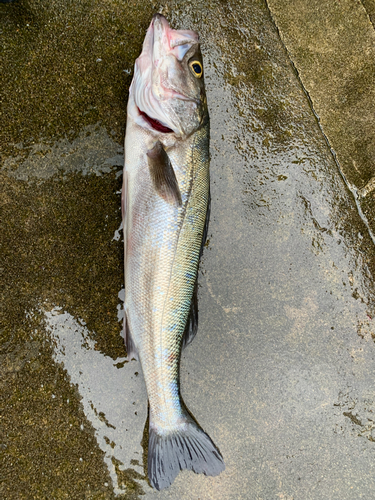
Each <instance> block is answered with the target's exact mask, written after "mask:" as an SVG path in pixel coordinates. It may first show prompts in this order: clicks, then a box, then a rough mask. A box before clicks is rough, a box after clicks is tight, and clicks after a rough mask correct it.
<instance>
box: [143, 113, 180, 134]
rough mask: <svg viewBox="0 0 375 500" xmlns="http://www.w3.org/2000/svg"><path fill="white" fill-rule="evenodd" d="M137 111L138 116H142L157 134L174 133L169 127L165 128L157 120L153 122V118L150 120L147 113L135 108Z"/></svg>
mask: <svg viewBox="0 0 375 500" xmlns="http://www.w3.org/2000/svg"><path fill="white" fill-rule="evenodd" d="M137 109H138V113H139V114H140V116H142V117H143V118H144V119H145V120H146V121H147V123H148V124H149V125H150V126H151V127H152V128H153V129H154V130H156V131H157V132H162V133H163V134H171V133H173V132H174V130H172V129H171V128H169V127H166V126H165V125H163V124H162V123H161V122H160V121H159V120H155V118H151V116H148V114H147V113H145V112H144V111H141V110H140V109H139V108H138V107H137Z"/></svg>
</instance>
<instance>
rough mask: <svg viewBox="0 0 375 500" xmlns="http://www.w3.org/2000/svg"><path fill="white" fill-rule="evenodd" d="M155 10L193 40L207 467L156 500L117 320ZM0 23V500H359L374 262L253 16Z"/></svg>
mask: <svg viewBox="0 0 375 500" xmlns="http://www.w3.org/2000/svg"><path fill="white" fill-rule="evenodd" d="M155 11H161V12H163V13H164V14H165V15H166V16H167V17H168V19H169V20H170V22H171V24H172V25H173V26H174V27H176V28H182V27H184V28H191V29H196V30H197V31H199V32H200V34H201V37H202V41H203V53H204V58H205V73H206V85H207V96H208V100H209V106H210V114H211V128H212V132H211V155H212V161H211V180H212V210H211V214H212V215H211V222H210V228H209V236H208V237H209V240H208V244H207V247H206V249H205V252H204V255H203V258H202V263H201V266H200V274H199V284H200V288H199V313H200V326H199V332H198V335H197V337H196V339H195V340H194V342H193V343H192V345H191V346H189V347H188V348H187V349H186V351H185V352H184V354H183V359H182V369H181V370H182V372H181V378H182V393H183V396H184V399H185V401H186V403H187V405H188V407H189V408H190V409H191V411H192V412H193V414H194V416H195V417H196V418H197V419H198V421H199V422H200V423H201V424H202V426H203V428H204V429H205V430H207V432H208V433H209V434H210V436H211V437H212V438H213V440H214V441H215V443H216V444H217V445H218V447H219V448H220V450H221V452H222V454H223V456H224V459H225V462H226V470H225V472H224V473H222V474H221V475H220V476H219V477H216V478H206V477H204V476H198V475H195V474H193V473H191V472H183V473H181V474H180V475H179V476H178V477H177V479H176V481H175V483H174V484H173V485H172V487H171V488H169V489H168V490H165V491H162V492H157V491H154V490H152V489H151V488H150V487H149V485H148V483H147V478H146V477H145V470H144V462H145V459H146V453H145V449H144V436H143V434H144V432H143V429H144V424H145V421H146V418H147V397H146V392H145V387H144V383H143V379H142V372H141V368H140V366H139V364H138V363H137V362H135V361H132V362H130V363H125V359H124V358H125V354H126V353H125V349H124V346H123V342H122V338H121V335H120V329H121V327H120V323H119V322H118V320H119V319H121V315H122V302H121V297H122V294H123V290H122V287H123V271H122V243H121V238H122V236H121V230H120V223H121V217H120V188H121V161H122V160H121V155H122V154H123V150H122V139H123V133H124V125H125V117H126V114H125V106H126V99H127V94H126V92H127V88H128V85H129V84H130V80H131V68H132V64H133V62H134V58H135V57H136V56H137V54H138V52H139V50H140V47H141V44H142V41H143V36H144V31H145V28H146V26H147V24H148V23H149V20H150V18H151V16H152V13H153V12H155ZM0 14H1V17H0V20H1V21H0V22H1V30H2V33H1V34H0V36H1V43H2V47H3V54H4V57H2V58H1V60H0V65H1V73H2V74H4V75H5V77H4V82H5V85H4V86H3V88H2V94H3V95H2V111H1V113H2V123H3V126H2V128H1V142H0V143H1V148H2V152H1V155H2V165H1V174H0V175H1V185H2V190H1V198H0V200H1V204H2V216H1V219H2V222H1V226H2V227H1V232H2V238H1V244H2V249H1V256H2V258H1V267H2V273H3V274H2V286H1V304H2V308H3V311H2V314H1V352H0V356H1V358H0V371H1V382H0V383H1V405H0V406H1V409H2V413H1V428H0V429H1V431H0V432H1V445H0V446H1V448H0V457H1V463H2V466H1V470H2V482H1V486H0V497H1V498H4V499H30V498H35V499H42V498H48V499H55V498H56V499H63V498H68V499H78V500H80V499H113V498H125V499H138V498H146V499H147V498H150V499H151V498H161V499H176V498H179V499H189V500H190V499H193V500H198V499H200V500H203V499H215V500H216V499H223V500H224V499H225V500H226V499H257V500H271V499H275V500H279V499H281V500H309V499H314V500H315V499H317V498H321V499H324V500H325V499H338V498H340V499H344V500H346V499H348V500H349V499H350V500H355V499H358V498H364V499H369V498H371V497H372V495H373V493H372V492H373V490H374V487H375V474H374V465H373V464H374V458H375V418H374V413H375V388H374V383H373V380H374V372H375V362H374V356H375V345H374V339H375V328H374V327H375V325H374V320H373V317H374V314H375V311H374V305H373V304H374V301H373V298H374V288H373V273H374V264H373V262H374V246H373V242H372V240H371V237H370V235H369V232H368V229H367V227H366V221H363V220H362V218H361V217H360V214H359V213H358V209H357V205H356V202H355V199H354V197H353V193H352V192H350V190H349V189H348V187H347V186H346V184H345V182H344V181H343V179H342V177H341V175H340V172H339V169H338V165H337V163H336V162H335V159H334V157H333V155H332V152H331V150H330V148H329V147H328V145H327V141H326V139H325V137H324V136H323V134H322V131H321V128H320V125H319V123H318V122H317V120H316V118H315V116H314V112H313V110H312V108H311V102H309V100H308V99H307V97H306V94H305V90H304V88H303V87H302V85H301V81H300V80H299V79H298V78H297V75H296V72H295V69H294V67H293V65H292V64H291V62H290V59H289V55H288V53H287V51H286V49H285V46H284V44H283V42H282V41H281V39H280V36H279V33H278V31H277V29H276V27H275V25H274V23H273V20H272V18H271V15H270V12H269V10H268V8H267V6H266V4H265V3H264V2H262V1H260V0H259V1H256V0H254V1H247V2H243V3H242V4H239V3H238V2H234V1H233V2H210V1H209V2H198V1H194V2H189V3H187V2H168V4H151V3H150V4H148V3H146V2H144V3H142V4H140V5H139V4H135V3H131V2H130V3H127V4H125V3H121V4H120V3H118V2H116V1H107V2H106V3H105V5H104V4H103V3H99V2H94V1H92V0H90V1H86V2H80V3H73V2H72V3H69V4H68V3H65V2H51V3H50V4H49V5H48V7H46V6H45V4H44V3H42V2H38V1H35V0H29V1H28V2H23V1H21V0H19V1H18V2H16V3H15V4H7V5H0ZM27 25H28V26H27ZM68 27H69V29H68ZM17 30H18V31H17ZM26 49H27V50H26ZM98 59H100V61H98V62H97V60H98ZM49 124H50V125H49Z"/></svg>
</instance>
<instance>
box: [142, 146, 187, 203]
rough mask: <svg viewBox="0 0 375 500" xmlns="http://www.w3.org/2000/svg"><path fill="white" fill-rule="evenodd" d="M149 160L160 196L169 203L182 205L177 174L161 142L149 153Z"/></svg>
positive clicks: (152, 177)
mask: <svg viewBox="0 0 375 500" xmlns="http://www.w3.org/2000/svg"><path fill="white" fill-rule="evenodd" d="M147 159H148V166H149V169H150V175H151V179H152V182H153V183H154V186H155V190H156V192H157V193H158V195H159V196H161V197H162V198H163V199H164V200H165V201H166V202H167V203H170V204H172V205H173V204H177V205H181V203H182V202H181V193H180V188H179V187H178V182H177V179H176V174H175V173H174V170H173V167H172V164H171V162H170V159H169V157H168V155H167V153H166V152H165V150H164V148H163V145H162V143H161V142H160V141H157V142H156V144H155V146H154V147H153V148H152V149H150V150H149V151H147Z"/></svg>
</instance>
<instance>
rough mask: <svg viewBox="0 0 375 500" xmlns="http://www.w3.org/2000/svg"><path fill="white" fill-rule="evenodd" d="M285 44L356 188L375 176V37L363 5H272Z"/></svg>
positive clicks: (348, 1) (300, 1) (313, 0)
mask: <svg viewBox="0 0 375 500" xmlns="http://www.w3.org/2000/svg"><path fill="white" fill-rule="evenodd" d="M268 5H269V8H270V10H271V13H272V16H273V18H274V20H275V22H276V25H277V27H278V29H279V32H280V35H281V38H282V40H283V42H284V43H285V46H286V48H287V50H288V52H289V54H290V56H291V58H292V60H293V63H294V64H295V66H296V68H297V71H298V73H299V75H300V78H301V81H302V83H303V86H304V87H305V89H306V91H307V92H308V94H309V96H310V98H311V100H312V102H313V106H314V109H315V111H316V113H317V114H318V116H319V119H320V123H321V125H322V128H323V131H324V132H325V134H326V135H327V137H328V139H329V141H330V143H331V145H332V147H333V149H334V150H335V151H336V154H337V157H338V160H339V162H340V165H341V166H342V170H343V172H344V173H345V176H346V177H347V179H348V180H349V182H350V183H352V184H354V185H355V186H356V187H357V188H358V189H361V188H363V187H364V186H365V185H366V183H367V182H368V181H369V180H370V179H371V177H372V176H373V175H374V158H375V135H374V129H375V67H374V64H373V60H374V58H375V32H374V29H373V27H372V25H371V23H370V20H369V17H368V15H367V12H366V10H365V9H364V7H363V5H362V4H361V2H358V1H357V2H353V1H352V0H340V1H332V2H321V1H319V0H309V1H307V0H289V1H288V0H287V1H286V2H285V1H279V0H268Z"/></svg>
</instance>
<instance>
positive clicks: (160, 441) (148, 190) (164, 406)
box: [122, 14, 225, 490]
mask: <svg viewBox="0 0 375 500" xmlns="http://www.w3.org/2000/svg"><path fill="white" fill-rule="evenodd" d="M209 207H210V175H209V115H208V108H207V99H206V93H205V85H204V74H203V60H202V54H201V50H200V44H199V36H198V34H197V33H196V32H194V31H190V30H174V29H172V28H171V27H170V25H169V23H168V21H167V19H166V18H165V17H164V16H162V15H161V14H155V15H154V16H153V18H152V20H151V24H150V26H149V28H148V30H147V32H146V36H145V39H144V42H143V47H142V52H141V54H140V56H139V57H138V58H137V59H136V61H135V66H134V74H133V79H132V83H131V85H130V88H129V99H128V104H127V122H126V133H125V164H124V173H123V188H122V210H123V230H124V262H125V264H124V268H125V301H124V339H125V344H126V349H127V355H128V360H131V359H133V358H135V359H139V360H140V363H141V366H142V371H143V375H144V380H145V383H146V389H147V395H148V403H149V427H148V435H149V441H148V457H147V462H148V465H147V472H148V479H149V482H150V484H151V486H152V487H153V488H156V489H157V490H161V489H163V488H167V487H168V486H170V485H171V484H172V482H173V481H174V479H175V478H176V476H177V474H178V473H179V471H180V470H182V469H188V470H193V471H194V472H196V473H203V474H205V475H208V476H216V475H218V474H219V473H220V472H222V471H223V470H224V469H225V466H224V461H223V457H222V455H221V453H220V451H219V449H218V448H217V447H216V445H215V444H214V443H213V441H212V440H211V438H210V437H209V436H208V434H206V433H205V432H204V430H203V429H202V428H201V426H200V425H199V424H198V423H197V421H196V420H195V419H194V417H193V416H192V414H191V413H190V412H189V410H188V409H187V407H186V405H185V403H184V402H183V399H182V397H181V391H180V376H179V370H180V357H181V351H182V349H183V347H185V346H186V345H187V344H189V343H190V342H191V341H192V340H193V338H194V336H195V334H196V331H197V326H198V316H197V315H198V307H197V274H198V263H199V259H200V256H201V253H202V249H203V245H204V242H205V240H206V237H207V228H208V219H209Z"/></svg>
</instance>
